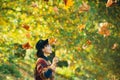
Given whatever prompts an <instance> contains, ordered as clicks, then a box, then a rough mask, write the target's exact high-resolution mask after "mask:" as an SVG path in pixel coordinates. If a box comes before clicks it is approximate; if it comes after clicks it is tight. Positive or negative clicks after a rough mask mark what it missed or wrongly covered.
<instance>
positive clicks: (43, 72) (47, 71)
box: [37, 63, 52, 79]
mask: <svg viewBox="0 0 120 80" xmlns="http://www.w3.org/2000/svg"><path fill="white" fill-rule="evenodd" d="M44 65H45V64H43V63H40V64H39V65H37V72H38V73H39V74H40V76H41V78H43V79H46V78H50V77H51V76H52V69H51V68H46V67H44Z"/></svg>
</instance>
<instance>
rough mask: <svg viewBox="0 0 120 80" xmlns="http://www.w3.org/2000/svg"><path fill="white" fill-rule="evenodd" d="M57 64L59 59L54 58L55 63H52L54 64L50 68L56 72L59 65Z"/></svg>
mask: <svg viewBox="0 0 120 80" xmlns="http://www.w3.org/2000/svg"><path fill="white" fill-rule="evenodd" d="M57 62H58V57H54V58H53V61H52V64H51V66H50V68H51V69H52V70H54V71H55V69H56V64H57Z"/></svg>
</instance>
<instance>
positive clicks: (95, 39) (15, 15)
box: [0, 0, 120, 80]
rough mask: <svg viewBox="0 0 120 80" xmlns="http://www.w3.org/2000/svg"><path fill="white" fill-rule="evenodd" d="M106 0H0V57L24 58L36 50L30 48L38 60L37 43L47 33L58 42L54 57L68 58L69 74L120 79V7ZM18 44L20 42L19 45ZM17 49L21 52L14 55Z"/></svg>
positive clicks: (53, 41) (87, 77)
mask: <svg viewBox="0 0 120 80" xmlns="http://www.w3.org/2000/svg"><path fill="white" fill-rule="evenodd" d="M106 2H107V0H33V1H31V0H12V1H11V0H1V2H0V35H1V36H0V57H1V59H0V62H2V61H3V62H7V61H9V62H11V61H10V60H11V58H13V57H14V60H17V57H22V58H24V57H25V56H26V55H28V53H27V52H26V51H28V50H32V49H33V50H34V53H33V52H30V53H31V54H30V56H31V57H32V59H33V60H34V59H35V56H34V55H35V49H34V45H35V44H36V42H37V41H38V40H39V39H46V38H49V39H50V43H51V44H52V43H54V45H55V47H54V52H55V54H56V56H58V57H59V58H60V60H67V61H68V63H69V67H67V68H68V70H71V71H70V72H72V74H71V76H72V75H73V74H74V75H75V76H76V75H77V76H80V79H98V80H102V79H113V78H116V79H119V78H120V76H119V74H120V68H119V67H120V62H119V61H120V41H119V40H120V28H119V26H120V23H119V22H120V7H119V6H118V5H115V6H111V7H106V5H105V4H106ZM16 43H17V44H20V45H21V47H20V46H19V47H18V48H17V49H16V47H15V45H14V44H16ZM14 51H17V52H19V54H18V55H19V56H14ZM22 51H23V52H22ZM25 52H26V53H25ZM23 54H24V55H23ZM22 58H21V59H22ZM14 60H13V62H14ZM62 69H63V68H62ZM64 70H66V69H64ZM58 73H59V71H58ZM64 73H65V72H63V73H61V74H64ZM64 75H66V74H64Z"/></svg>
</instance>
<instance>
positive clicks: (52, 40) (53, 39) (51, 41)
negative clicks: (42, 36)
mask: <svg viewBox="0 0 120 80" xmlns="http://www.w3.org/2000/svg"><path fill="white" fill-rule="evenodd" d="M56 41H57V39H55V38H51V39H49V44H51V45H52V44H55V43H56Z"/></svg>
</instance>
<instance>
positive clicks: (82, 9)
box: [79, 2, 90, 12]
mask: <svg viewBox="0 0 120 80" xmlns="http://www.w3.org/2000/svg"><path fill="white" fill-rule="evenodd" d="M89 10H90V6H89V5H88V4H87V3H85V2H83V4H82V5H81V6H80V8H79V11H80V12H85V11H89Z"/></svg>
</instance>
